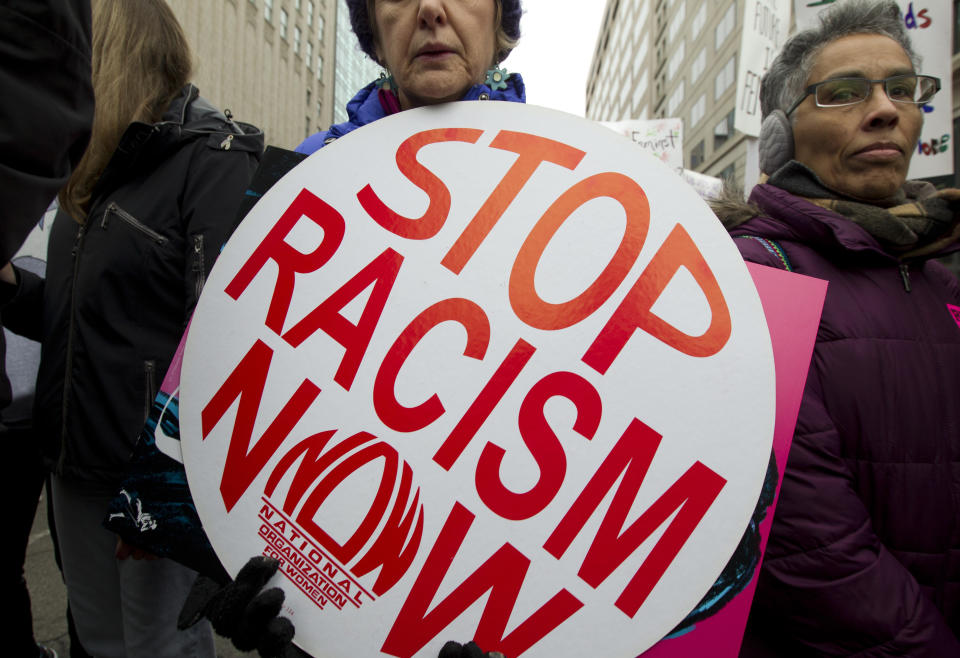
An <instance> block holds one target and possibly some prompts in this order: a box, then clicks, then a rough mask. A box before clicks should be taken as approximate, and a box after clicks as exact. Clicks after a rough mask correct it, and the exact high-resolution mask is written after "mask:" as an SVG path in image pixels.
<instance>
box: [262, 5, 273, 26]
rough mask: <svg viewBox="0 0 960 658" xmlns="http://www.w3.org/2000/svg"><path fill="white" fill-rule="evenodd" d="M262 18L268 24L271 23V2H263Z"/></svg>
mask: <svg viewBox="0 0 960 658" xmlns="http://www.w3.org/2000/svg"><path fill="white" fill-rule="evenodd" d="M263 18H264V19H265V20H266V21H267V22H268V23H272V22H273V0H263Z"/></svg>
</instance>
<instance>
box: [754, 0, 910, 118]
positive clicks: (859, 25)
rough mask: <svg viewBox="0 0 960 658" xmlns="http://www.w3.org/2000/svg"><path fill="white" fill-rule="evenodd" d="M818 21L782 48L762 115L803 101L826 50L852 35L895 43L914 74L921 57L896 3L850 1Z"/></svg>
mask: <svg viewBox="0 0 960 658" xmlns="http://www.w3.org/2000/svg"><path fill="white" fill-rule="evenodd" d="M818 18H819V19H820V25H818V26H817V27H813V28H810V29H808V30H804V31H802V32H798V33H797V34H795V35H793V36H792V37H791V38H789V39H787V42H786V43H785V44H784V45H783V49H782V50H781V51H780V54H779V55H777V57H776V59H774V60H773V63H772V64H771V65H770V68H769V69H768V70H767V73H766V74H765V75H764V76H763V80H762V82H761V83H760V112H761V114H762V115H763V117H766V116H767V115H768V114H770V113H771V112H773V111H774V110H783V111H784V112H786V111H787V109H788V108H789V107H790V106H791V105H793V103H794V102H795V101H796V100H797V99H798V98H800V96H801V95H802V94H803V91H804V89H805V88H806V84H807V78H808V77H809V76H810V71H811V70H812V69H813V64H814V61H815V60H816V58H817V55H818V54H819V53H820V51H821V50H822V49H823V47H824V46H826V45H827V44H829V43H830V42H832V41H836V40H837V39H840V38H842V37H846V36H850V35H851V34H881V35H883V36H887V37H890V38H891V39H893V40H894V41H896V42H897V43H898V44H900V46H901V47H902V48H903V50H904V52H906V53H907V57H909V58H910V61H911V63H912V64H913V68H914V70H915V71H916V70H919V69H920V57H919V56H918V55H917V54H916V53H915V52H914V51H913V47H912V46H911V45H910V37H909V36H908V35H907V30H906V27H905V26H904V24H903V18H902V17H901V16H900V8H899V7H898V6H897V3H896V2H894V1H893V0H883V1H881V2H878V1H877V0H848V1H846V2H838V3H837V4H835V5H833V6H832V7H830V8H829V9H827V10H826V11H824V12H822V13H821V14H820V15H819V16H818Z"/></svg>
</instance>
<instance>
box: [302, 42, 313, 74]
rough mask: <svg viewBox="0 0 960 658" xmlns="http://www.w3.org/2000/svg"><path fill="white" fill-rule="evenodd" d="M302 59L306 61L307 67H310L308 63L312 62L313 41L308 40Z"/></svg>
mask: <svg viewBox="0 0 960 658" xmlns="http://www.w3.org/2000/svg"><path fill="white" fill-rule="evenodd" d="M303 59H304V61H305V62H306V63H307V68H310V65H311V64H312V63H313V43H312V42H310V41H309V40H308V41H307V45H306V55H305V56H304V58H303Z"/></svg>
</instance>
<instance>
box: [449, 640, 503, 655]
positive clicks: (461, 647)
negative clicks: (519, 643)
mask: <svg viewBox="0 0 960 658" xmlns="http://www.w3.org/2000/svg"><path fill="white" fill-rule="evenodd" d="M437 658H504V655H503V654H502V653H500V652H499V651H491V652H490V653H486V652H485V651H484V650H483V649H481V648H480V647H478V646H477V645H476V643H475V642H467V643H466V644H460V643H459V642H447V643H446V644H444V645H443V648H442V649H440V655H439V656H438V657H437Z"/></svg>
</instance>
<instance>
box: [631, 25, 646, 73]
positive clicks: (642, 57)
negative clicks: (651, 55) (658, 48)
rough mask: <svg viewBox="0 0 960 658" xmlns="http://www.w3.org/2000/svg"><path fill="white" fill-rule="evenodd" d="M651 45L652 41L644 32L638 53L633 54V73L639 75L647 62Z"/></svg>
mask: <svg viewBox="0 0 960 658" xmlns="http://www.w3.org/2000/svg"><path fill="white" fill-rule="evenodd" d="M649 47H650V42H649V41H648V40H647V35H646V34H644V35H643V37H642V38H641V40H640V46H639V47H638V48H637V53H636V55H634V56H633V75H634V76H637V75H639V73H640V68H641V67H643V66H644V65H645V64H646V63H647V49H648V48H649Z"/></svg>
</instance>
